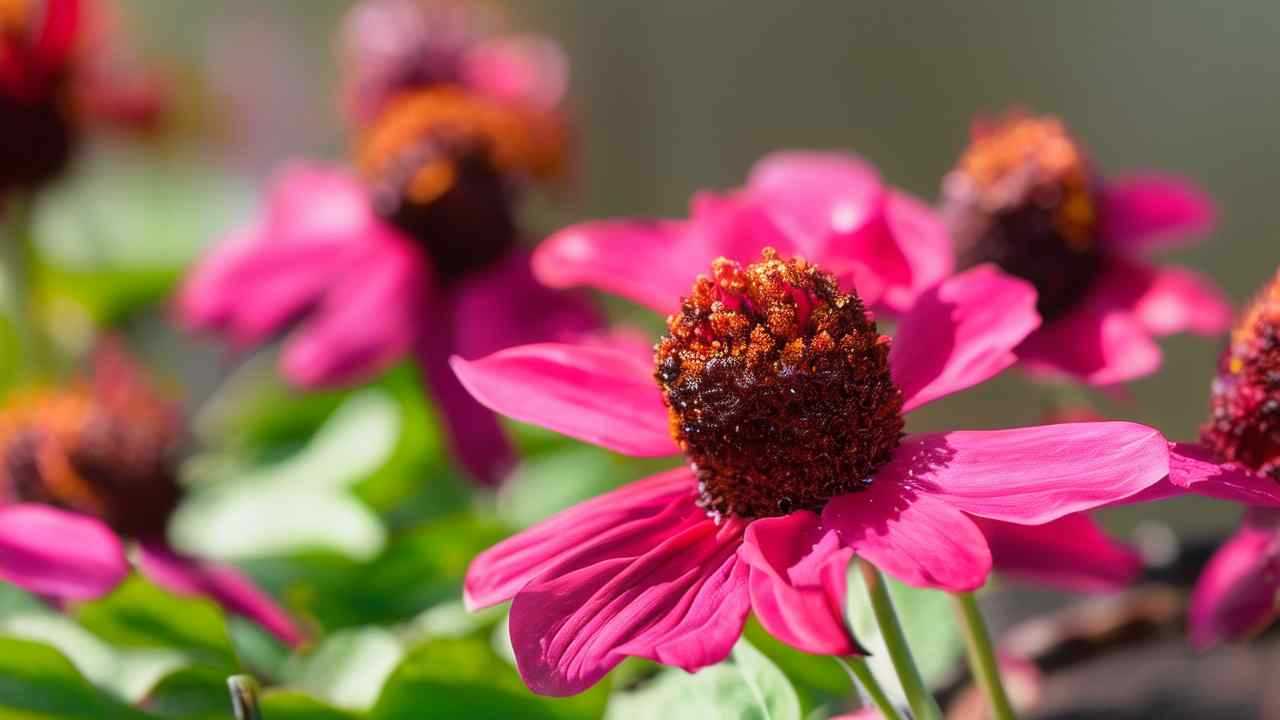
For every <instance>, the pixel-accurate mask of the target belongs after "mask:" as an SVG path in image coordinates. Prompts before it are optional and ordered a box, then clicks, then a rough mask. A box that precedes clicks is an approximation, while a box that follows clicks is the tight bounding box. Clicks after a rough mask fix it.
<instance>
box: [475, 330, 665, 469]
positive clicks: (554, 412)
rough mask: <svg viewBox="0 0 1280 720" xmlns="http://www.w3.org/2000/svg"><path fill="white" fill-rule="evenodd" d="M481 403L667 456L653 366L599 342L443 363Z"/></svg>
mask: <svg viewBox="0 0 1280 720" xmlns="http://www.w3.org/2000/svg"><path fill="white" fill-rule="evenodd" d="M451 365H452V366H453V370H454V372H456V373H457V375H458V379H459V380H461V381H462V384H463V386H464V387H466V388H467V390H468V391H469V392H470V393H471V394H472V395H473V396H474V397H475V398H476V399H477V400H479V401H480V402H481V403H482V404H483V405H484V406H485V407H487V408H489V409H491V410H493V411H494V412H498V413H502V414H503V415H506V416H507V417H510V418H514V419H516V420H520V421H522V422H528V423H533V424H535V425H541V426H542V427H545V428H548V429H550V430H555V431H556V432H560V433H564V434H565V435H568V436H570V437H573V438H577V439H579V440H583V441H586V442H589V443H594V444H596V445H599V446H601V447H604V448H608V449H610V450H614V451H616V452H620V453H623V454H624V455H634V456H639V457H656V456H661V455H672V454H674V453H675V452H676V446H675V443H674V442H672V440H671V435H670V432H669V429H668V425H667V412H666V409H665V408H664V406H663V403H662V395H661V393H660V392H659V391H658V385H657V383H656V382H654V380H653V367H652V366H651V365H644V364H641V363H640V362H638V361H637V358H636V357H635V355H634V353H631V352H628V351H626V350H625V349H616V350H615V349H613V348H608V347H602V346H600V345H563V344H555V343H544V344H541V345H522V346H520V347H515V348H510V349H508V350H503V351H502V352H498V353H495V354H493V355H490V356H489V357H486V358H481V359H479V360H475V361H472V362H468V361H466V360H463V359H462V358H459V357H454V358H453V359H452V361H451Z"/></svg>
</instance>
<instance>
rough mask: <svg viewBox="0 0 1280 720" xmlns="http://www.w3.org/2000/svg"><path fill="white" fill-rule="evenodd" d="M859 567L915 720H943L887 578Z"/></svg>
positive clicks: (869, 567)
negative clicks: (909, 642) (915, 654)
mask: <svg viewBox="0 0 1280 720" xmlns="http://www.w3.org/2000/svg"><path fill="white" fill-rule="evenodd" d="M858 565H859V566H860V568H861V569H862V578H863V580H865V581H866V583H867V595H868V596H870V598H871V611H872V612H873V613H875V616H876V624H878V625H879V626H880V636H881V638H883V639H884V644H885V646H886V647H887V648H888V649H889V659H890V660H891V661H892V662H893V669H894V670H895V671H897V673H898V680H899V681H900V682H901V683H902V690H903V692H905V693H906V694H907V703H908V704H909V705H910V706H911V714H912V715H913V716H915V720H942V709H941V708H939V707H938V701H937V700H935V699H934V697H933V694H932V693H930V692H929V690H928V688H926V687H925V685H924V678H922V677H921V676H920V670H919V669H917V668H916V661H915V659H914V658H913V657H912V656H911V648H909V647H908V646H907V636H906V635H905V634H903V632H902V625H901V624H900V623H899V622H898V612H897V611H896V610H894V609H893V600H892V599H891V598H890V597H889V589H888V588H887V587H885V584H884V576H883V575H881V574H880V571H879V570H878V569H876V568H875V567H874V566H872V565H871V564H870V563H867V562H862V561H860V562H859V563H858Z"/></svg>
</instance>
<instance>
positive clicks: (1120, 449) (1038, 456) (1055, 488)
mask: <svg viewBox="0 0 1280 720" xmlns="http://www.w3.org/2000/svg"><path fill="white" fill-rule="evenodd" d="M880 473H881V474H885V473H892V474H894V475H895V476H897V477H904V478H909V480H908V482H910V483H911V484H912V486H913V487H915V488H917V489H919V490H920V491H921V492H923V493H929V494H931V495H934V496H937V497H939V498H941V499H943V500H944V501H945V502H947V503H949V504H950V505H952V506H954V507H956V508H958V509H960V510H963V511H964V512H967V513H970V514H973V515H978V516H980V517H986V518H991V519H993V520H1004V521H1007V522H1014V523H1021V524H1024V525H1039V524H1041V523H1046V522H1049V521H1051V520H1056V519H1058V518H1060V517H1062V516H1064V515H1068V514H1070V513H1075V512H1081V511H1083V510H1090V509H1093V508H1096V507H1100V506H1103V505H1107V504H1111V503H1114V502H1116V501H1119V500H1122V499H1124V498H1127V497H1129V496H1130V495H1134V494H1136V493H1138V492H1141V491H1142V490H1144V489H1146V488H1147V487H1149V486H1151V485H1154V484H1155V483H1156V482H1158V481H1159V480H1160V479H1161V478H1163V477H1164V476H1165V475H1167V474H1168V473H1169V449H1168V443H1167V442H1166V441H1165V439H1164V437H1163V436H1161V435H1160V433H1159V432H1158V431H1156V430H1154V429H1152V428H1149V427H1146V426H1145V425H1138V424H1136V423H1128V422H1096V423H1088V422H1077V423H1064V424H1061V425H1041V426H1038V427H1027V428H1017V429H1014V430H986V431H957V432H948V433H936V434H921V435H912V436H910V437H908V438H907V439H905V440H904V441H903V443H902V446H901V447H899V448H898V450H897V451H896V452H895V453H894V458H893V460H891V461H890V463H889V464H888V465H886V466H885V467H884V468H883V469H882V470H881V471H880Z"/></svg>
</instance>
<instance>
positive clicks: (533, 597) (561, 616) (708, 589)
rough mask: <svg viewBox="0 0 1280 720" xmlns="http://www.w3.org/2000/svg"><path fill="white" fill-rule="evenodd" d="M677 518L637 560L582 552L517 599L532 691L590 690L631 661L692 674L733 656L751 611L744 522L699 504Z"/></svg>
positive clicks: (635, 551) (514, 625) (514, 632)
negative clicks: (716, 516)
mask: <svg viewBox="0 0 1280 720" xmlns="http://www.w3.org/2000/svg"><path fill="white" fill-rule="evenodd" d="M669 512H670V515H671V519H672V520H674V521H676V523H677V524H676V526H675V527H670V528H660V529H658V528H655V529H658V532H654V533H651V534H648V535H647V536H645V537H636V538H633V540H632V543H633V546H632V547H631V548H630V549H629V552H624V553H619V552H617V550H618V548H616V547H615V546H614V545H613V543H610V544H608V545H606V548H607V552H605V553H603V554H601V553H592V552H584V553H578V554H575V555H574V556H572V557H570V558H567V559H565V560H562V561H561V562H559V563H556V564H554V565H553V566H551V567H550V568H548V569H547V571H546V572H545V573H543V574H542V575H540V576H538V577H537V578H534V579H533V580H532V581H530V582H529V583H528V584H527V585H525V586H524V588H523V589H522V590H521V591H520V592H519V593H518V594H517V595H516V597H515V601H514V602H513V603H512V605H511V620H510V628H511V644H512V647H513V648H514V650H515V655H516V665H517V667H518V668H519V670H520V675H521V677H523V678H524V681H525V684H526V685H528V686H529V688H530V689H531V690H533V691H534V692H536V693H539V694H543V695H556V696H560V695H573V694H575V693H579V692H582V691H583V690H585V689H587V688H589V687H591V686H592V685H594V684H595V683H596V682H598V681H599V680H600V679H601V678H602V677H604V675H605V674H606V673H608V672H609V670H611V669H612V668H613V667H614V666H616V665H617V664H618V663H619V662H621V661H622V660H623V658H624V657H625V656H627V655H634V656H639V657H646V658H650V659H654V660H658V661H659V662H663V663H668V664H673V665H677V666H679V667H682V668H684V669H685V670H688V671H691V672H692V671H694V670H697V669H699V668H702V667H705V666H707V665H712V664H714V663H717V662H719V661H721V660H723V659H724V658H725V657H727V656H728V654H729V652H730V650H732V649H733V645H734V643H735V642H736V641H737V639H738V637H739V636H740V635H741V633H742V627H743V625H744V624H745V622H746V618H747V612H748V611H749V609H750V601H749V597H748V593H747V587H746V583H745V582H743V580H744V579H745V573H744V572H743V570H742V569H741V561H740V560H739V559H738V555H737V550H738V547H739V545H740V544H741V542H742V523H741V522H738V521H730V522H728V523H726V524H725V525H723V526H717V525H716V523H715V522H714V521H712V520H711V519H710V518H708V517H707V516H706V513H705V512H704V511H703V510H702V509H700V508H698V507H697V506H696V505H694V503H693V502H692V499H691V498H689V499H686V500H684V501H683V502H682V503H681V504H680V505H679V506H678V507H674V506H673V507H671V508H670V511H669ZM636 541H640V542H636Z"/></svg>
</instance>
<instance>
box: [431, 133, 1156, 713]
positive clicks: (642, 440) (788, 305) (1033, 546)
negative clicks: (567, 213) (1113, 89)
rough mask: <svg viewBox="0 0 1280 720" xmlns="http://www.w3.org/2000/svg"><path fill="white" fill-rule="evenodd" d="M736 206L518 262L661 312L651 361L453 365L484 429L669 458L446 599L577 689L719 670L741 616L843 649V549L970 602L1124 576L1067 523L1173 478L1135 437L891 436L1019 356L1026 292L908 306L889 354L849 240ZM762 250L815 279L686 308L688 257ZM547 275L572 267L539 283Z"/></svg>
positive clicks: (478, 572)
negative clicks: (616, 672)
mask: <svg viewBox="0 0 1280 720" xmlns="http://www.w3.org/2000/svg"><path fill="white" fill-rule="evenodd" d="M804 159H805V160H806V161H812V160H814V159H815V158H812V157H807V158H804ZM841 163H842V164H843V163H844V161H841ZM844 166H845V167H846V168H847V167H848V165H847V164H845V165H844ZM757 177H758V176H757ZM750 188H751V186H750V185H749V189H748V190H747V191H745V192H744V193H743V194H741V195H739V196H736V197H734V198H728V199H721V198H713V199H710V200H704V201H700V202H699V203H695V214H700V213H708V212H710V211H712V210H715V211H719V215H718V219H719V220H720V221H721V223H720V224H716V225H712V224H710V223H707V222H706V218H707V215H705V214H703V215H701V216H700V218H699V219H698V220H694V221H677V222H671V223H650V224H648V225H644V224H641V223H621V224H606V225H589V226H586V227H585V228H578V229H571V230H568V231H565V232H564V233H561V234H560V235H559V236H557V237H555V238H552V239H551V240H549V241H548V243H549V245H548V246H547V247H544V248H541V249H540V250H539V251H538V253H537V254H538V256H539V257H538V260H537V262H538V269H539V271H540V272H541V274H542V275H543V276H548V275H550V276H553V277H560V278H561V279H563V280H564V281H565V283H566V284H567V283H568V282H570V281H572V282H582V283H588V284H592V285H595V286H597V287H600V288H602V289H606V290H615V291H620V292H621V293H622V294H624V295H626V296H627V297H630V298H632V299H636V300H639V301H641V302H644V303H645V304H647V305H650V306H651V307H654V308H655V309H659V310H660V311H662V312H669V313H672V314H671V315H670V316H669V317H668V319H667V325H668V334H667V335H666V336H664V337H663V338H662V339H661V340H660V341H659V342H658V344H657V346H656V359H655V357H654V356H653V355H651V354H649V353H647V352H645V353H641V352H638V351H637V350H636V349H635V347H634V345H633V344H625V345H619V346H616V347H609V346H604V345H600V344H596V345H589V346H586V345H564V344H538V345H528V346H523V347H515V348H511V349H508V350H504V351H501V352H498V353H496V354H494V355H491V356H489V357H486V358H483V359H480V360H475V361H466V360H463V359H461V358H454V359H453V361H452V364H453V367H454V369H455V371H456V372H457V373H458V376H459V378H460V379H461V380H462V382H463V384H464V385H465V386H466V387H467V389H468V390H470V391H471V393H472V394H473V395H475V397H476V398H477V399H478V400H480V401H481V402H482V403H484V404H485V405H486V406H488V407H490V408H492V409H493V410H495V411H497V412H500V413H503V414H505V415H507V416H509V417H512V418H515V419H517V420H521V421H524V422H531V423H535V424H538V425H542V426H544V427H547V428H550V429H552V430H556V431H558V432H561V433H564V434H566V435H569V436H572V437H575V438H578V439H580V440H584V441H587V442H592V443H595V444H597V445H600V446H602V447H605V448H608V449H611V450H614V451H617V452H620V453H624V454H627V455H634V456H645V457H648V456H666V455H674V454H677V453H683V455H684V456H685V458H686V460H687V463H686V464H685V465H683V466H681V467H679V468H677V469H674V470H671V471H668V472H665V473H661V474H658V475H655V476H653V477H650V478H648V479H645V480H641V481H639V482H636V483H633V484H631V485H629V486H626V487H624V488H622V489H619V490H616V491H614V492H612V493H609V494H606V495H604V496H601V497H599V498H596V499H594V500H592V501H590V502H587V503H583V504H581V505H579V506H577V507H574V508H571V509H569V510H567V511H565V512H563V513H561V514H560V515H557V516H555V517H553V518H551V519H549V520H547V521H546V522H544V523H542V524H540V525H537V526H535V527H533V528H531V529H529V530H527V531H525V532H523V533H520V534H518V535H516V536H514V537H513V538H511V539H509V540H507V541H505V542H503V543H501V544H499V545H497V546H495V547H494V548H492V549H490V550H488V551H486V552H485V553H483V554H481V555H480V556H479V557H478V558H476V560H475V561H474V562H473V563H472V566H471V568H470V570H469V573H468V575H467V580H466V584H465V598H466V602H467V604H468V606H470V607H472V608H477V607H484V606H488V605H493V604H496V603H500V602H503V601H505V600H511V599H513V600H514V602H513V604H512V607H511V619H510V629H511V640H512V644H513V646H514V648H515V654H516V659H517V663H518V666H519V669H520V672H521V674H522V676H523V677H524V680H525V682H526V683H527V684H528V685H529V687H530V688H532V689H533V690H534V691H535V692H538V693H543V694H550V695H567V694H573V693H576V692H580V691H582V690H583V689H585V688H587V687H589V686H591V685H592V684H594V683H595V682H597V681H598V680H599V679H600V678H601V677H603V676H604V675H605V674H606V673H607V672H608V671H609V670H610V669H611V668H613V667H614V666H615V665H617V664H618V663H619V662H620V661H621V660H622V659H623V658H625V657H627V656H636V657H644V658H648V659H650V660H654V661H657V662H661V663H665V664H670V665H676V666H679V667H682V668H685V669H686V670H690V671H693V670H696V669H698V668H701V667H704V666H707V665H710V664H713V663H715V662H718V661H720V660H721V659H723V658H724V657H725V656H726V654H727V653H728V652H729V650H730V648H731V647H732V645H733V643H734V642H735V641H736V640H737V638H738V636H739V634H740V633H741V631H742V627H743V623H744V622H745V620H746V617H747V614H748V612H750V611H754V612H755V613H756V615H757V617H758V618H759V619H760V621H761V623H762V624H763V625H764V626H765V628H766V629H768V630H769V631H770V632H771V633H773V634H774V635H775V636H776V637H778V638H779V639H781V640H783V641H785V642H787V643H789V644H791V645H793V646H795V647H797V648H800V649H801V650H804V651H807V652H812V653H821V654H835V655H846V654H851V653H858V652H860V648H859V646H858V644H857V642H856V640H855V639H854V638H853V637H852V636H851V635H850V632H849V630H848V629H847V627H846V626H845V623H844V617H843V608H844V602H845V571H846V565H847V563H848V562H849V560H850V559H851V558H852V557H853V555H854V554H857V555H858V556H860V557H862V558H863V559H865V560H867V561H869V562H872V563H874V564H875V565H877V566H878V567H880V568H881V569H883V570H884V571H886V572H888V573H890V574H892V575H894V576H896V577H897V578H899V579H900V580H902V581H904V582H907V583H909V584H912V585H916V586H922V587H934V588H941V589H945V590H954V591H968V590H974V589H976V588H979V587H981V586H982V585H983V584H984V583H985V582H986V579H987V576H988V575H989V573H990V571H991V568H992V563H993V556H994V557H995V558H997V559H998V560H1003V561H1004V562H1008V563H1009V564H1010V565H1011V566H1013V568H1014V569H1015V570H1021V571H1028V572H1030V573H1032V574H1041V575H1047V576H1054V579H1055V580H1063V581H1065V582H1071V581H1072V579H1071V578H1066V579H1064V577H1063V576H1068V575H1072V574H1074V575H1075V578H1074V579H1075V580H1079V579H1080V578H1087V579H1088V580H1089V581H1091V582H1101V583H1107V582H1113V581H1114V580H1115V579H1117V578H1125V579H1127V578H1128V577H1129V576H1130V575H1131V573H1132V572H1133V570H1134V558H1133V556H1132V555H1131V554H1129V553H1127V552H1124V551H1120V550H1118V549H1116V548H1115V546H1114V545H1112V544H1110V543H1109V542H1108V541H1107V540H1106V539H1105V538H1104V537H1103V536H1102V535H1101V534H1100V533H1099V532H1098V531H1097V529H1096V528H1095V527H1094V526H1093V525H1092V524H1090V522H1089V520H1088V519H1087V518H1086V517H1085V516H1083V515H1081V514H1080V513H1082V512H1083V511H1086V510H1089V509H1091V508H1094V507H1098V506H1100V505H1104V504H1108V503H1112V502H1116V501H1120V500H1122V499H1124V498H1127V497H1129V496H1131V495H1134V494H1137V493H1140V492H1143V491H1144V490H1146V489H1147V488H1148V487H1150V486H1152V485H1154V484H1156V483H1157V482H1158V481H1159V480H1161V479H1162V478H1163V477H1164V476H1165V475H1166V474H1167V472H1168V450H1167V444H1166V442H1165V441H1164V439H1163V438H1162V437H1161V436H1160V434H1159V433H1158V432H1156V431H1155V430H1152V429H1150V428H1147V427H1143V426H1141V425H1135V424H1132V423H1124V422H1108V423H1073V424H1066V425H1049V426H1042V427H1030V428H1020V429H1013V430H997V431H987V432H983V431H977V432H974V431H956V432H942V433H925V434H906V435H904V434H903V433H902V430H903V415H904V413H906V412H909V411H911V410H914V409H916V408H919V407H921V406H923V405H925V404H927V403H929V402H931V401H934V400H937V399H939V398H941V397H944V396H946V395H949V394H951V393H953V392H957V391H959V390H962V389H964V388H967V387H970V386H972V385H976V384H978V383H980V382H982V381H983V380H986V379H988V378H990V377H992V376H993V375H995V374H997V373H999V372H1000V371H1002V370H1004V369H1005V368H1007V367H1008V366H1010V365H1011V364H1012V363H1013V362H1014V361H1015V358H1014V355H1013V349H1014V348H1015V347H1016V346H1017V345H1018V344H1019V343H1020V342H1022V340H1023V339H1024V338H1025V337H1026V335H1027V334H1028V333H1029V332H1031V331H1032V330H1033V329H1035V327H1036V326H1037V325H1038V323H1039V318H1038V316H1037V315H1036V312H1035V309H1034V306H1035V294H1034V291H1033V290H1032V289H1031V287H1030V286H1029V285H1028V284H1027V283H1025V282H1023V281H1021V280H1017V279H1013V278H1010V277H1007V276H1004V275H1002V274H1001V273H999V272H998V271H996V270H995V269H994V268H992V267H990V266H985V267H978V268H974V269H972V270H970V271H968V272H966V273H963V274H960V275H956V276H954V277H951V278H950V279H947V280H945V281H944V282H942V283H941V284H937V285H934V286H933V287H932V288H931V289H928V290H925V291H924V292H922V293H919V294H918V295H917V297H916V299H915V302H914V303H913V304H912V305H911V307H910V308H909V309H908V310H907V311H906V312H905V313H904V314H903V316H902V318H901V321H900V322H899V323H898V326H897V332H896V337H895V338H893V339H890V338H888V337H887V336H884V335H881V334H880V333H879V331H878V330H877V328H876V324H875V322H874V320H873V319H872V318H871V316H870V314H869V313H868V312H867V311H866V309H865V306H864V305H863V303H862V301H861V300H860V298H859V296H858V294H856V293H853V292H851V291H843V292H842V290H841V286H840V285H839V283H838V281H837V279H836V277H835V276H833V275H831V274H828V273H826V272H824V271H823V270H821V269H820V268H822V267H828V266H829V267H835V268H840V269H842V270H844V269H848V268H853V272H852V273H851V274H852V275H853V276H854V277H856V276H857V273H858V271H859V270H858V268H857V267H856V266H855V265H854V264H853V263H851V262H845V260H847V258H848V256H847V255H846V254H845V249H846V248H848V247H849V246H850V245H849V244H844V243H820V242H816V241H815V240H814V238H813V237H812V236H810V235H807V234H805V232H804V229H805V226H804V225H803V224H802V223H795V222H792V221H791V216H789V215H785V214H782V213H777V214H775V213H773V212H771V208H769V207H768V206H767V205H766V204H764V203H757V202H755V201H754V198H753V197H752V196H751V190H750ZM744 195H745V197H744ZM912 209H913V210H914V211H917V212H918V217H919V218H920V219H921V222H922V223H926V224H927V223H928V221H929V216H928V213H927V211H925V210H924V209H923V208H918V207H915V206H913V207H912ZM709 227H711V228H715V229H716V230H718V232H712V231H708V230H707V229H706V228H709ZM646 233H647V235H646ZM622 238H627V239H629V240H630V242H627V241H625V240H623V239H622ZM642 239H643V240H645V241H642ZM764 242H768V243H774V242H776V243H778V244H779V245H781V246H782V247H785V248H788V251H791V250H793V249H795V248H796V247H797V245H798V243H801V242H815V244H814V245H812V246H811V247H814V248H818V249H819V250H820V251H819V252H817V253H816V254H811V255H809V256H807V257H809V258H812V259H814V260H815V261H816V263H815V264H814V265H810V264H808V263H807V262H805V261H804V260H799V259H792V260H783V259H781V258H782V256H781V255H780V254H779V253H777V252H775V251H773V250H770V249H767V250H765V252H764V258H763V259H762V260H760V261H759V262H756V263H754V264H752V265H749V266H747V267H745V268H744V267H742V266H740V265H738V264H737V263H735V262H732V261H730V260H726V259H723V258H722V259H720V260H717V261H715V262H714V263H713V265H712V276H711V277H707V276H705V275H704V276H702V277H700V278H698V279H697V281H696V282H694V285H693V290H692V292H690V291H688V290H687V287H688V284H689V283H690V282H692V281H693V280H694V275H695V274H696V273H697V272H698V271H699V270H701V269H703V268H702V267H700V266H699V263H701V262H703V261H704V258H705V257H706V256H707V255H708V254H711V253H713V252H718V253H722V254H727V255H729V256H731V257H739V258H745V257H749V254H750V253H752V252H754V250H755V248H758V247H759V246H760V245H761V244H763V243H764ZM852 245H853V246H854V247H857V246H856V244H852ZM713 248H714V249H713ZM738 248H742V250H741V251H740V252H736V251H735V250H736V249H738ZM556 258H564V259H566V260H567V261H568V262H570V267H571V268H572V270H571V271H565V272H563V273H560V274H559V275H557V273H556V270H557V268H555V267H554V263H555V261H556V260H555V259H556ZM682 285H683V286H684V288H685V289H683V290H682V289H681V287H682ZM844 287H848V286H847V284H846V285H845V286H844ZM904 287H905V286H904ZM673 294H674V295H676V296H680V295H683V296H685V299H684V300H683V301H677V300H675V299H674V298H672V297H671V295H673ZM882 297H883V296H882ZM655 380H656V382H655ZM1040 558H1048V561H1047V562H1046V561H1045V560H1044V559H1040ZM1038 559H1039V560H1038ZM1050 563H1052V564H1050ZM1055 567H1057V569H1058V573H1052V572H1051V571H1052V570H1054V569H1055ZM1059 573H1060V575H1061V576H1058V575H1059Z"/></svg>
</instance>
